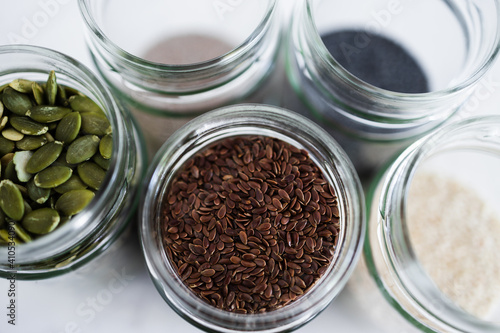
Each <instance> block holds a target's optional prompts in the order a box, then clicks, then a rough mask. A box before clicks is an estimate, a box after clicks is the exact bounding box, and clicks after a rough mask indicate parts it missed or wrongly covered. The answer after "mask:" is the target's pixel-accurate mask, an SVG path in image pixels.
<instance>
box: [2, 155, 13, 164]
mask: <svg viewBox="0 0 500 333" xmlns="http://www.w3.org/2000/svg"><path fill="white" fill-rule="evenodd" d="M13 159H14V153H8V154H5V155H3V156H2V158H0V162H1V163H2V166H3V167H6V166H7V164H9V163H10V162H12V160H13Z"/></svg>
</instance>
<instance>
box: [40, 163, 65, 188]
mask: <svg viewBox="0 0 500 333" xmlns="http://www.w3.org/2000/svg"><path fill="white" fill-rule="evenodd" d="M72 173H73V170H71V169H70V168H68V167H65V166H51V167H48V168H47V169H44V170H42V171H40V172H39V173H37V174H36V175H35V177H34V178H33V180H34V182H35V185H36V186H38V187H41V188H54V187H56V186H59V185H61V184H64V183H65V182H66V181H67V180H68V179H69V178H70V177H71V174H72Z"/></svg>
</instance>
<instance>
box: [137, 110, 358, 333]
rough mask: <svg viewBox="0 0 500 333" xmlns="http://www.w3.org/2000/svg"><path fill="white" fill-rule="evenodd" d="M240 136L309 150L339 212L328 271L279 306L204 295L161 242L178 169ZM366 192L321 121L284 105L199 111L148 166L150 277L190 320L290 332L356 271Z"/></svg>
mask: <svg viewBox="0 0 500 333" xmlns="http://www.w3.org/2000/svg"><path fill="white" fill-rule="evenodd" d="M241 135H263V136H270V137H275V138H277V139H281V140H283V141H285V142H288V143H290V144H292V145H294V146H296V147H298V148H302V149H305V150H307V151H308V152H309V155H310V157H311V158H312V159H313V161H314V162H315V163H317V165H318V166H319V167H320V168H321V169H322V171H323V173H324V175H325V177H326V179H327V180H328V181H329V182H330V184H332V186H333V187H334V189H335V191H336V193H337V196H338V198H339V199H338V201H339V210H340V214H339V215H340V216H341V224H340V226H341V227H340V230H341V232H340V234H339V237H340V238H339V242H338V245H337V249H336V253H335V255H334V258H333V260H332V263H331V264H330V265H329V268H328V270H327V271H326V272H325V274H324V275H323V277H322V278H320V280H319V281H318V282H316V284H315V286H314V287H313V288H312V289H311V290H309V291H308V292H307V294H305V295H304V296H303V297H301V298H298V299H297V300H295V301H294V302H292V303H290V304H288V305H286V306H284V307H283V308H280V309H278V310H275V311H270V312H267V313H261V314H238V313H233V312H229V311H223V310H220V309H217V308H215V307H213V306H211V305H209V304H208V303H205V301H203V300H202V299H201V298H198V297H197V296H196V295H195V294H194V293H193V292H192V291H190V289H188V287H187V286H185V284H184V283H183V282H182V281H181V280H180V278H179V277H178V274H177V270H176V269H174V268H173V267H172V264H171V263H170V261H169V259H168V257H167V255H166V252H165V250H164V248H163V241H162V236H161V229H160V212H161V206H162V198H163V196H164V195H165V191H166V190H167V187H168V185H169V182H171V181H172V179H173V177H175V174H176V172H177V170H179V168H180V167H181V166H182V165H183V163H184V162H185V161H186V160H188V159H189V158H190V157H191V156H193V155H194V154H196V153H197V152H199V151H200V150H202V149H204V147H207V146H209V145H210V144H211V143H213V142H215V141H219V140H221V139H224V138H228V137H234V136H241ZM363 198H364V196H363V192H362V189H361V187H360V182H359V179H358V177H357V175H356V173H355V171H354V168H353V167H352V164H351V163H350V161H349V160H348V159H347V157H346V155H345V153H344V152H343V151H342V149H341V148H340V147H339V146H338V144H337V143H336V142H335V141H334V140H333V139H332V138H331V137H330V136H329V135H328V134H327V133H326V132H324V131H323V130H321V129H320V128H319V127H318V126H317V125H315V124H314V123H312V122H310V121H308V120H307V119H305V118H303V117H301V116H299V115H297V114H295V113H293V112H290V111H287V110H284V109H280V108H277V107H271V106H266V105H257V104H241V105H235V106H230V107H226V108H221V109H218V110H216V111H212V112H209V113H206V114H204V115H202V116H199V117H198V118H196V119H195V120H193V121H191V122H190V123H188V124H187V125H186V126H184V127H182V128H181V129H180V130H178V131H177V132H176V133H175V134H174V135H173V136H171V137H170V139H169V140H168V141H167V142H166V143H165V144H164V146H163V147H162V149H161V150H160V151H159V152H158V154H157V155H156V157H155V160H154V162H153V164H152V165H151V167H150V170H149V175H148V176H147V181H146V182H145V187H144V193H143V197H142V200H141V202H142V204H141V207H140V220H141V222H140V230H139V232H140V236H141V244H142V248H143V251H144V254H145V257H146V263H147V266H148V269H149V273H150V275H151V278H152V280H153V282H154V284H155V286H156V288H157V289H158V291H159V293H160V294H161V296H162V297H163V298H164V299H165V301H166V302H167V303H168V304H169V305H170V306H171V307H172V308H173V309H174V310H175V311H176V312H177V313H178V314H179V315H181V316H182V317H183V318H184V319H186V320H187V321H189V322H190V323H192V324H193V325H196V326H197V327H199V328H201V329H204V330H206V331H211V332H250V331H252V332H257V331H258V332H282V331H290V330H293V329H295V328H297V327H299V326H301V325H304V324H305V323H307V322H308V321H309V320H311V319H312V318H314V317H315V316H316V315H317V314H318V313H319V312H320V311H322V310H323V309H324V308H325V307H326V306H327V305H328V304H329V303H330V302H331V301H332V300H333V299H334V297H335V296H336V295H337V294H338V293H339V292H340V291H341V289H342V288H343V286H344V285H345V283H346V282H347V279H348V278H349V276H350V275H351V272H352V270H353V269H354V267H355V265H356V262H357V259H358V255H359V252H360V250H361V245H362V240H363V233H364V199H363Z"/></svg>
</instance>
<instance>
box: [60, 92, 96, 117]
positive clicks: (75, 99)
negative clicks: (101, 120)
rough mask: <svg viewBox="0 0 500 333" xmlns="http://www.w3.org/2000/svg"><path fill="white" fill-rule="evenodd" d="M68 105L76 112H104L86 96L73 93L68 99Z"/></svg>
mask: <svg viewBox="0 0 500 333" xmlns="http://www.w3.org/2000/svg"><path fill="white" fill-rule="evenodd" d="M68 103H69V105H70V107H71V108H72V109H73V110H75V111H78V112H92V113H100V114H104V112H103V111H102V109H101V108H100V107H99V105H97V104H96V103H95V102H94V101H93V100H91V99H90V98H88V97H87V96H81V95H73V96H71V97H70V98H69V99H68Z"/></svg>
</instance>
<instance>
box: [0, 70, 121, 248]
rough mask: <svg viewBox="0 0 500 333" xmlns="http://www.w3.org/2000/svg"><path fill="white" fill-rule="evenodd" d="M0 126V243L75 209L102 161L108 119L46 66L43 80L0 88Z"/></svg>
mask: <svg viewBox="0 0 500 333" xmlns="http://www.w3.org/2000/svg"><path fill="white" fill-rule="evenodd" d="M0 133H1V135H0V157H1V181H0V208H1V209H0V244H1V243H2V242H8V241H12V240H15V241H16V242H29V241H31V240H32V239H33V238H35V237H38V236H39V235H43V234H47V233H49V232H51V231H53V230H54V229H55V228H57V227H58V226H59V225H61V224H62V223H63V222H65V221H67V220H69V219H70V218H71V217H72V216H74V215H75V214H77V213H79V212H80V211H81V210H82V209H84V208H85V207H86V206H87V205H88V204H89V203H90V201H91V200H92V199H93V198H94V195H95V191H97V190H98V189H99V187H100V185H101V183H102V181H103V179H104V177H105V175H106V170H107V169H108V168H109V165H110V158H111V155H112V150H113V149H112V137H111V133H112V129H111V125H110V123H109V120H108V118H107V117H106V115H105V114H104V112H103V111H102V110H101V108H100V107H99V106H98V105H97V104H96V103H94V102H93V101H92V100H91V99H89V98H88V97H86V96H84V95H83V94H81V93H80V92H79V91H76V90H75V89H72V88H69V87H65V86H62V85H58V84H57V81H56V75H55V73H54V71H51V72H50V74H49V77H48V80H47V82H46V83H42V84H40V83H38V82H33V81H29V80H25V79H18V80H14V81H12V82H10V83H9V84H6V85H3V86H1V87H0ZM13 234H15V235H14V237H13Z"/></svg>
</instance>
